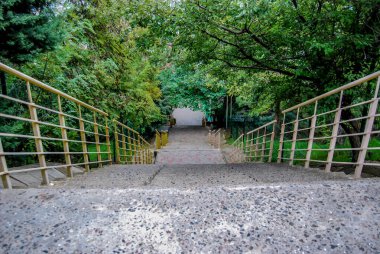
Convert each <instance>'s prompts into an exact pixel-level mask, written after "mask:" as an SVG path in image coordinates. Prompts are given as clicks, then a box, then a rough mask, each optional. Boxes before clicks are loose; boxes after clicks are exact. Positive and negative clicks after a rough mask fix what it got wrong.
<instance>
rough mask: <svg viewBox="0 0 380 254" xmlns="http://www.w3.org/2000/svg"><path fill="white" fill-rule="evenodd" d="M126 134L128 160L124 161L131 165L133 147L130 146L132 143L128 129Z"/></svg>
mask: <svg viewBox="0 0 380 254" xmlns="http://www.w3.org/2000/svg"><path fill="white" fill-rule="evenodd" d="M127 133H128V147H129V151H128V153H129V158H128V160H126V161H127V162H128V163H129V161H130V162H131V163H132V160H133V146H132V142H131V131H130V130H129V129H127Z"/></svg>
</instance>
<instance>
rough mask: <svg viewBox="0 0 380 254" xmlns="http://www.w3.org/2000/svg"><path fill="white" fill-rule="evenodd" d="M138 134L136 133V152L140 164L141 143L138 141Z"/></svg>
mask: <svg viewBox="0 0 380 254" xmlns="http://www.w3.org/2000/svg"><path fill="white" fill-rule="evenodd" d="M140 138H141V137H140V134H138V135H137V154H138V157H137V158H138V164H142V154H141V143H140Z"/></svg>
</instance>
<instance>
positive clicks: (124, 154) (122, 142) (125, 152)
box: [121, 126, 127, 162]
mask: <svg viewBox="0 0 380 254" xmlns="http://www.w3.org/2000/svg"><path fill="white" fill-rule="evenodd" d="M121 133H122V135H121V147H122V149H123V151H122V152H123V162H126V160H127V146H126V144H125V132H124V127H123V126H121Z"/></svg>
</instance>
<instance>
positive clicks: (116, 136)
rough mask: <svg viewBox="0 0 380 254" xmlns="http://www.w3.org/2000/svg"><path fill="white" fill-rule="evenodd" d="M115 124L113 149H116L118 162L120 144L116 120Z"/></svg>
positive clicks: (118, 161) (117, 161)
mask: <svg viewBox="0 0 380 254" xmlns="http://www.w3.org/2000/svg"><path fill="white" fill-rule="evenodd" d="M114 126H115V150H116V163H117V164H119V163H120V145H119V132H118V127H117V123H116V121H114Z"/></svg>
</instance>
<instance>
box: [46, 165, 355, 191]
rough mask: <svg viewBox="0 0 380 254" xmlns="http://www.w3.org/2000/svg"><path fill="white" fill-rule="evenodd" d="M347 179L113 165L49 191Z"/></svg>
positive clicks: (282, 170) (273, 168) (271, 168)
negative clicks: (58, 189) (62, 188)
mask: <svg viewBox="0 0 380 254" xmlns="http://www.w3.org/2000/svg"><path fill="white" fill-rule="evenodd" d="M325 180H348V177H347V176H346V175H345V174H344V173H325V172H324V171H322V170H319V169H304V168H301V167H300V168H297V167H289V166H288V165H285V164H276V163H275V164H264V163H246V164H219V165H218V164H206V165H205V164H202V165H199V164H187V165H113V166H110V167H105V168H102V169H95V170H93V171H92V172H90V173H88V174H84V175H81V176H76V177H74V178H73V179H69V180H66V181H56V182H53V183H52V185H53V186H48V187H47V188H57V187H58V188H61V187H65V188H74V189H78V188H79V189H81V188H86V189H94V188H101V189H114V188H118V189H128V188H157V189H160V188H182V189H183V188H184V189H192V188H205V187H212V186H225V187H234V186H235V187H236V186H246V185H261V184H266V183H282V182H285V183H286V182H287V183H296V182H315V181H325Z"/></svg>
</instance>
